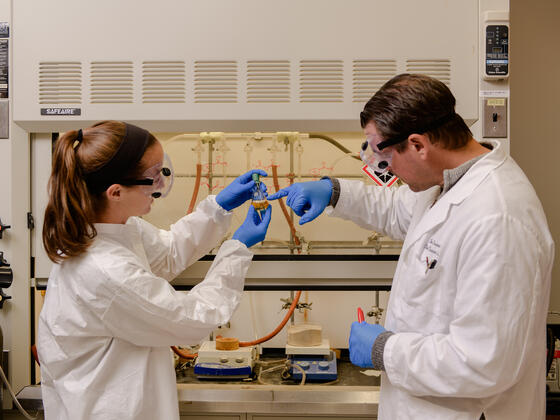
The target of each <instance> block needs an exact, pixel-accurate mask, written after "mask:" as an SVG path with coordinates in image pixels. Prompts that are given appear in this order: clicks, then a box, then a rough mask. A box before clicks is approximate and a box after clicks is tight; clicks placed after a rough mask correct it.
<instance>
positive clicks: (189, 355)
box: [171, 346, 198, 359]
mask: <svg viewBox="0 0 560 420" xmlns="http://www.w3.org/2000/svg"><path fill="white" fill-rule="evenodd" d="M171 350H173V352H174V353H175V354H176V355H177V356H179V357H180V358H182V359H196V356H198V353H188V352H187V351H185V350H181V349H180V348H177V347H175V346H171Z"/></svg>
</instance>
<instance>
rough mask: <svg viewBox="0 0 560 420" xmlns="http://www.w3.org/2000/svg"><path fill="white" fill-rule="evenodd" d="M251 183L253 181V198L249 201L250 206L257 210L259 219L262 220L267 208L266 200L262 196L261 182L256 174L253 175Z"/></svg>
mask: <svg viewBox="0 0 560 420" xmlns="http://www.w3.org/2000/svg"><path fill="white" fill-rule="evenodd" d="M252 176H253V181H255V186H254V187H253V198H252V201H251V205H252V206H253V207H254V208H255V210H257V213H258V214H259V216H260V218H261V219H262V217H263V213H264V211H265V210H266V208H267V207H268V200H267V199H266V196H265V195H264V192H263V191H262V190H261V180H260V176H259V174H257V173H254V174H253V175H252Z"/></svg>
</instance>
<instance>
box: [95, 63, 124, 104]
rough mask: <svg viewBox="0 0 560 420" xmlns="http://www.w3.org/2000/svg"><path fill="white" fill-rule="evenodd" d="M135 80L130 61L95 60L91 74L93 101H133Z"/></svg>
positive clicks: (98, 102) (97, 102)
mask: <svg viewBox="0 0 560 420" xmlns="http://www.w3.org/2000/svg"><path fill="white" fill-rule="evenodd" d="M133 80H134V75H133V69H132V62H130V61H93V62H92V63H91V76H90V83H91V88H90V92H91V103H92V104H109V103H111V104H115V103H121V104H129V103H132V98H133V94H132V91H133Z"/></svg>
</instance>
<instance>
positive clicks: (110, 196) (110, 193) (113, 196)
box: [105, 184, 122, 201]
mask: <svg viewBox="0 0 560 420" xmlns="http://www.w3.org/2000/svg"><path fill="white" fill-rule="evenodd" d="M121 193H122V185H120V184H113V185H111V186H110V187H109V188H107V191H105V196H106V197H107V200H111V201H120V200H121V197H122V194H121Z"/></svg>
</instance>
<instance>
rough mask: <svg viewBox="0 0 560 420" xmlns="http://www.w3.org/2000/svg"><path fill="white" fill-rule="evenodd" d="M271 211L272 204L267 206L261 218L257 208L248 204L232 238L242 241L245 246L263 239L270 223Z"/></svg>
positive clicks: (248, 246)
mask: <svg viewBox="0 0 560 420" xmlns="http://www.w3.org/2000/svg"><path fill="white" fill-rule="evenodd" d="M271 213H272V206H268V207H267V208H266V210H265V211H264V215H263V218H262V220H261V218H260V217H259V214H258V213H257V210H255V208H254V207H253V206H250V207H249V211H248V212H247V217H246V218H245V221H244V222H243V224H242V225H241V226H239V228H237V230H236V231H235V233H234V234H233V239H237V240H238V241H241V242H243V243H244V244H245V245H247V248H250V247H252V246H253V245H255V244H257V243H259V242H262V241H264V238H265V236H266V231H267V229H268V225H269V224H270V214H271Z"/></svg>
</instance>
